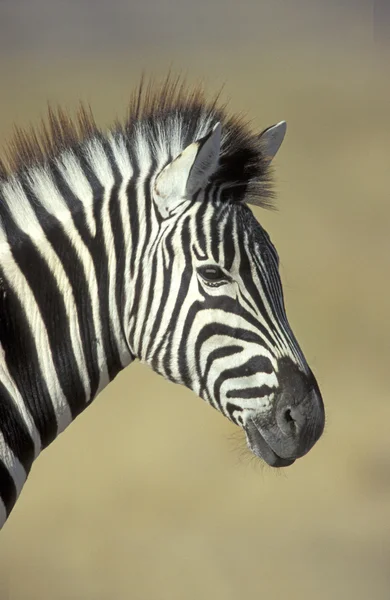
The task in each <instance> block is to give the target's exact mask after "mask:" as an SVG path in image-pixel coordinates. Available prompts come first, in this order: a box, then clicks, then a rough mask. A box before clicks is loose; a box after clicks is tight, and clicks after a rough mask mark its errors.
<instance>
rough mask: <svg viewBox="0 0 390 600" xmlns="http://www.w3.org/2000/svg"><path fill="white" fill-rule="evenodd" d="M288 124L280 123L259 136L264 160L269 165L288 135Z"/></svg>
mask: <svg viewBox="0 0 390 600" xmlns="http://www.w3.org/2000/svg"><path fill="white" fill-rule="evenodd" d="M286 129H287V123H286V121H280V123H277V124H276V125H272V127H268V129H265V130H264V131H263V132H262V133H260V135H259V140H260V143H261V146H262V149H263V152H264V158H265V160H266V161H267V163H268V164H269V163H270V162H271V161H272V160H273V158H274V156H275V154H276V153H277V151H278V150H279V148H280V146H281V145H282V142H283V140H284V136H285V135H286Z"/></svg>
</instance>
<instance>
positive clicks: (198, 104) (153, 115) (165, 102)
mask: <svg viewBox="0 0 390 600" xmlns="http://www.w3.org/2000/svg"><path fill="white" fill-rule="evenodd" d="M219 97H220V94H218V95H216V96H215V97H214V99H211V100H208V99H207V98H206V97H205V93H204V88H203V86H196V87H189V86H187V84H186V82H185V81H184V80H183V79H182V78H181V77H177V78H173V77H172V76H171V75H168V77H167V78H166V79H165V81H164V82H163V83H162V84H156V83H155V82H153V81H152V80H149V82H148V83H145V81H144V79H143V78H142V80H141V82H140V85H139V86H138V88H137V89H136V90H135V91H134V93H133V94H132V97H131V100H130V104H129V109H128V115H127V118H126V119H125V121H124V122H123V123H120V122H116V123H115V124H114V126H113V127H112V128H111V129H109V131H108V132H104V131H103V130H102V129H101V128H100V127H99V126H98V125H97V124H96V121H95V119H94V116H93V113H92V110H91V108H90V106H89V105H84V104H83V103H80V105H79V109H78V111H77V113H76V115H75V117H74V118H72V117H71V116H70V115H69V114H67V113H66V112H65V111H64V110H63V109H62V108H60V107H59V108H56V109H53V108H52V107H51V106H49V107H48V114H47V118H46V119H44V120H42V122H41V124H40V126H39V127H38V128H36V127H31V128H30V129H28V130H26V129H22V128H19V127H15V130H14V134H13V137H12V139H11V141H10V142H9V144H8V145H7V147H6V148H5V152H4V158H3V159H1V158H0V182H1V181H2V180H3V181H4V180H6V179H8V178H9V177H10V176H23V173H25V172H26V171H27V170H29V169H30V168H33V167H37V166H38V167H39V166H40V167H47V166H50V163H51V162H52V161H54V160H55V159H56V158H58V157H59V156H60V155H61V154H62V153H63V152H65V151H68V152H69V151H71V152H73V153H74V154H75V155H80V154H83V148H84V147H85V145H86V143H87V142H88V141H90V140H91V139H99V140H100V141H102V143H103V144H104V143H107V139H108V135H110V134H111V135H123V136H124V139H125V142H126V144H127V146H128V147H129V148H131V147H132V144H133V143H134V142H135V141H136V140H137V138H139V136H141V137H143V138H144V140H145V141H146V142H147V143H149V144H150V145H151V147H152V148H153V147H154V148H156V149H157V148H161V146H163V145H164V146H166V151H167V162H168V161H169V160H172V159H173V158H175V156H177V154H179V153H180V152H181V151H182V150H183V149H184V148H185V147H186V146H187V145H188V144H191V143H192V142H194V141H195V140H197V139H199V138H200V137H203V136H204V135H206V133H208V132H209V131H210V129H211V128H212V126H213V125H214V124H215V123H217V122H220V123H221V126H222V143H221V155H220V161H219V165H218V168H217V170H216V172H215V173H214V175H213V177H212V179H213V181H216V182H218V183H220V184H221V186H223V190H224V194H225V195H228V196H231V194H229V190H234V198H235V199H236V200H237V199H238V200H245V202H247V203H250V204H255V205H257V206H261V207H264V208H272V200H273V193H272V180H271V168H270V167H269V163H268V161H267V160H266V159H265V155H264V152H263V151H262V147H261V143H260V140H259V137H260V134H259V133H254V132H252V131H251V129H250V127H249V124H248V122H247V121H246V120H245V119H244V118H243V116H242V115H230V114H229V113H228V112H227V109H226V104H220V103H219V100H220V98H219Z"/></svg>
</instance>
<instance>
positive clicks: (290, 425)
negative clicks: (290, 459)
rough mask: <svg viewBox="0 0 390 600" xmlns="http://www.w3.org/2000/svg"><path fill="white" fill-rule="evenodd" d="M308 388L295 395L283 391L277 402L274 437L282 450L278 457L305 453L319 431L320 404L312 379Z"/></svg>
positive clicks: (321, 419) (321, 423) (322, 417)
mask: <svg viewBox="0 0 390 600" xmlns="http://www.w3.org/2000/svg"><path fill="white" fill-rule="evenodd" d="M309 386H310V387H309V389H306V390H302V391H301V393H300V394H299V395H297V393H296V392H295V393H294V391H290V390H289V389H288V390H286V389H285V390H284V391H283V392H282V393H281V394H280V395H279V397H278V399H277V402H276V410H275V421H276V425H277V429H276V430H275V434H276V439H277V440H278V441H277V443H279V444H280V445H281V446H282V447H283V454H282V456H283V455H284V454H285V453H286V452H287V453H288V454H289V455H290V456H294V457H295V458H297V457H298V456H302V455H303V454H306V452H308V451H309V450H310V448H311V447H312V446H313V445H314V444H315V442H316V441H317V440H318V439H319V437H320V436H321V434H322V432H323V429H324V424H325V412H324V405H323V402H322V397H321V394H320V392H319V389H318V385H317V383H316V382H315V380H314V378H313V379H312V376H311V377H310V382H309ZM278 430H279V431H278Z"/></svg>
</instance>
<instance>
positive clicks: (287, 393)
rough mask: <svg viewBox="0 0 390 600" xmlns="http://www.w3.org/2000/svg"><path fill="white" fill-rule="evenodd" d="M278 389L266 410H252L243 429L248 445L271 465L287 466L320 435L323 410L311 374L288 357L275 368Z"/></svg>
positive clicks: (323, 416)
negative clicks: (303, 370)
mask: <svg viewBox="0 0 390 600" xmlns="http://www.w3.org/2000/svg"><path fill="white" fill-rule="evenodd" d="M278 381H279V393H277V394H275V401H274V402H273V404H272V405H271V407H270V409H269V410H267V411H259V412H256V411H253V412H251V413H250V414H249V415H248V416H247V419H246V421H245V424H244V426H243V427H244V430H245V434H246V438H247V444H248V447H249V449H250V450H251V451H252V452H253V453H254V454H255V455H256V456H258V457H259V458H261V459H263V460H264V461H265V462H266V463H267V464H268V465H270V466H272V467H287V466H289V465H292V464H293V463H294V462H295V460H296V459H297V458H301V457H302V456H304V455H305V454H307V452H309V450H310V449H311V448H312V447H313V446H314V444H315V443H316V442H317V441H318V439H319V438H320V437H321V435H322V433H323V430H324V426H325V410H324V404H323V401H322V397H321V393H320V390H319V388H318V385H317V382H316V380H315V378H314V375H313V374H312V373H311V371H310V370H308V373H302V371H300V370H299V369H298V367H297V366H296V365H295V364H293V363H292V361H290V360H289V359H283V360H282V361H281V364H280V365H279V370H278Z"/></svg>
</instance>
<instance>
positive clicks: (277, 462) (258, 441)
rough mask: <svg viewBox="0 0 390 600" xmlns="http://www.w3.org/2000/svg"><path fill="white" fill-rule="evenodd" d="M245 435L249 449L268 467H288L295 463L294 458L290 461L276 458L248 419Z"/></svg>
mask: <svg viewBox="0 0 390 600" xmlns="http://www.w3.org/2000/svg"><path fill="white" fill-rule="evenodd" d="M245 433H246V438H247V443H248V447H249V449H250V450H251V451H252V452H253V453H254V454H255V455H256V456H258V457H259V458H261V459H262V460H264V461H265V462H266V463H267V465H270V467H276V468H278V467H289V466H290V465H292V464H293V463H294V462H295V458H291V459H290V458H282V457H281V456H278V455H277V454H276V452H274V450H273V449H272V448H271V446H270V445H269V444H268V443H267V442H266V441H265V439H264V437H263V436H262V435H261V433H260V431H259V429H258V428H257V427H256V425H255V424H254V423H253V421H252V419H249V420H248V422H247V424H246V425H245Z"/></svg>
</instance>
